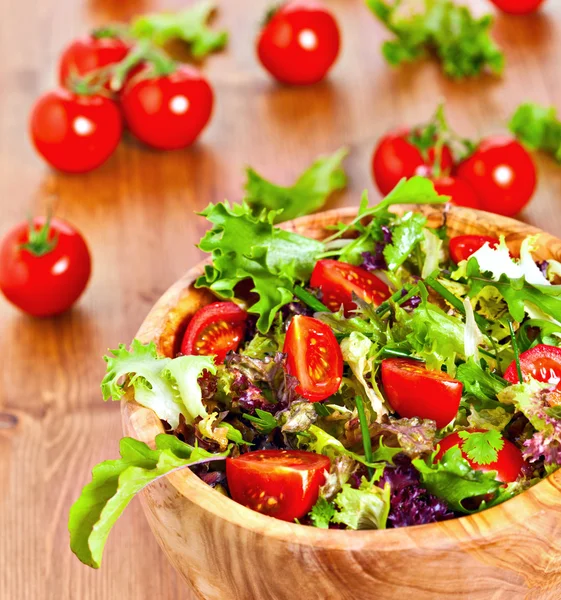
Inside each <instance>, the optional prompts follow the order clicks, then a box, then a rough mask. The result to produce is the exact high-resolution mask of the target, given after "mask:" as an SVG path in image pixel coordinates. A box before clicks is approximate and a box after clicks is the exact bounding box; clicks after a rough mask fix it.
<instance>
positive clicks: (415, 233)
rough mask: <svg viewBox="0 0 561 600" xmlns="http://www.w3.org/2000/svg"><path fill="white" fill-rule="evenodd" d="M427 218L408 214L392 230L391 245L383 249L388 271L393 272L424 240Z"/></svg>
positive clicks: (417, 214)
mask: <svg viewBox="0 0 561 600" xmlns="http://www.w3.org/2000/svg"><path fill="white" fill-rule="evenodd" d="M426 224H427V218H426V217H425V216H424V215H422V214H420V213H414V212H408V213H406V214H405V215H403V217H402V218H401V219H400V220H399V221H398V222H397V225H396V226H395V227H394V228H393V229H392V243H391V244H388V245H387V246H386V247H385V248H384V258H385V259H386V263H387V265H388V270H389V271H395V270H396V269H397V267H399V266H401V265H402V264H403V263H404V262H405V261H406V260H407V259H408V258H409V257H410V256H411V253H412V252H413V249H414V248H415V247H416V246H417V245H418V244H419V242H420V241H421V240H423V239H424V233H423V231H424V227H425V225H426Z"/></svg>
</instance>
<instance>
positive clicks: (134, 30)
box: [130, 1, 228, 59]
mask: <svg viewBox="0 0 561 600" xmlns="http://www.w3.org/2000/svg"><path fill="white" fill-rule="evenodd" d="M215 10H216V5H215V3H214V2H207V1H203V2H198V3H197V4H193V5H191V6H190V7H189V8H188V9H186V10H184V11H182V12H179V13H171V14H166V13H156V14H151V15H142V16H140V17H137V18H136V19H135V20H134V21H133V22H132V24H131V29H130V33H131V35H132V36H134V37H136V38H139V39H149V40H150V41H152V42H153V43H154V44H158V45H160V46H163V45H164V44H166V43H167V42H169V41H170V40H174V39H178V40H183V41H184V42H186V43H187V44H189V47H190V51H191V54H192V55H193V57H194V58H195V59H201V58H203V57H204V56H206V55H207V54H209V53H210V52H215V51H216V50H221V49H222V48H223V47H224V46H225V45H226V42H227V41H228V33H227V32H226V31H213V30H212V29H210V28H209V27H208V25H207V22H208V20H209V18H210V17H211V15H212V13H213V12H214V11H215Z"/></svg>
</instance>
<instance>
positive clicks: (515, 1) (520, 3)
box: [491, 0, 544, 15]
mask: <svg viewBox="0 0 561 600" xmlns="http://www.w3.org/2000/svg"><path fill="white" fill-rule="evenodd" d="M491 2H492V3H493V4H494V5H495V6H496V7H497V8H500V9H501V10H502V11H503V12H505V13H509V14H511V15H527V14H530V13H533V12H535V11H536V10H538V8H539V7H540V6H541V5H542V4H543V3H544V0H491Z"/></svg>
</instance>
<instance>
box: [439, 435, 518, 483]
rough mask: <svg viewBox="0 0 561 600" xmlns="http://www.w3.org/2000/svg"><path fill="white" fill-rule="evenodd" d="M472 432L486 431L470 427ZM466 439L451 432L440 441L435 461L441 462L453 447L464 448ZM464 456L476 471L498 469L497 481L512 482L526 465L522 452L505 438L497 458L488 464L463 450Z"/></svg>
mask: <svg viewBox="0 0 561 600" xmlns="http://www.w3.org/2000/svg"><path fill="white" fill-rule="evenodd" d="M468 431H469V432H470V433H477V432H481V433H482V432H484V431H485V430H484V429H468ZM464 442H465V440H463V439H462V438H461V437H460V436H459V435H458V434H457V433H451V434H450V435H447V436H446V437H445V438H444V439H443V440H442V441H441V442H439V444H438V445H439V447H440V448H439V451H438V454H437V455H436V456H435V462H439V461H440V460H441V459H442V457H443V456H444V454H445V453H446V452H447V451H448V450H450V448H453V447H454V446H458V447H459V448H460V450H462V446H463V445H464ZM462 457H463V458H465V459H466V460H467V461H468V463H469V464H470V466H471V468H472V469H475V470H476V471H497V481H502V482H504V483H510V482H511V481H516V480H517V479H518V477H519V476H520V473H521V471H522V467H523V466H524V458H523V457H522V452H520V450H519V449H518V448H517V447H516V446H515V445H514V444H513V443H512V442H509V441H508V440H504V446H503V447H502V449H501V450H499V452H498V457H497V460H496V461H495V462H493V463H491V464H488V465H480V464H479V463H476V462H474V461H472V460H471V459H470V458H469V457H468V455H467V454H466V453H464V451H463V450H462Z"/></svg>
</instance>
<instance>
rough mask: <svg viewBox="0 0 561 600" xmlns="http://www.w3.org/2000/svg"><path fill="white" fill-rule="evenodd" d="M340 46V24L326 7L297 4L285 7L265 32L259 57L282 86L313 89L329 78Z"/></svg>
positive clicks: (307, 1)
mask: <svg viewBox="0 0 561 600" xmlns="http://www.w3.org/2000/svg"><path fill="white" fill-rule="evenodd" d="M339 45H340V34H339V28H338V26H337V21H335V18H334V17H333V15H332V14H331V12H329V10H327V8H325V6H323V5H322V4H320V3H319V2H314V1H313V0H293V1H291V2H286V3H285V4H283V5H282V6H281V7H280V8H279V9H278V10H277V11H276V12H275V13H274V14H273V16H272V17H271V19H270V20H269V21H268V22H267V23H266V25H265V26H264V27H263V29H262V30H261V34H260V36H259V39H258V41H257V55H258V56H259V60H260V61H261V64H262V65H263V66H264V67H265V69H267V71H269V73H270V74H271V75H272V76H273V77H274V78H275V79H277V80H278V81H280V82H281V83H286V84H289V85H310V84H312V83H317V82H318V81H320V80H321V79H323V78H324V77H325V76H326V75H327V72H328V71H329V69H330V68H331V66H332V65H333V63H334V62H335V59H336V58H337V55H338V54H339Z"/></svg>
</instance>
